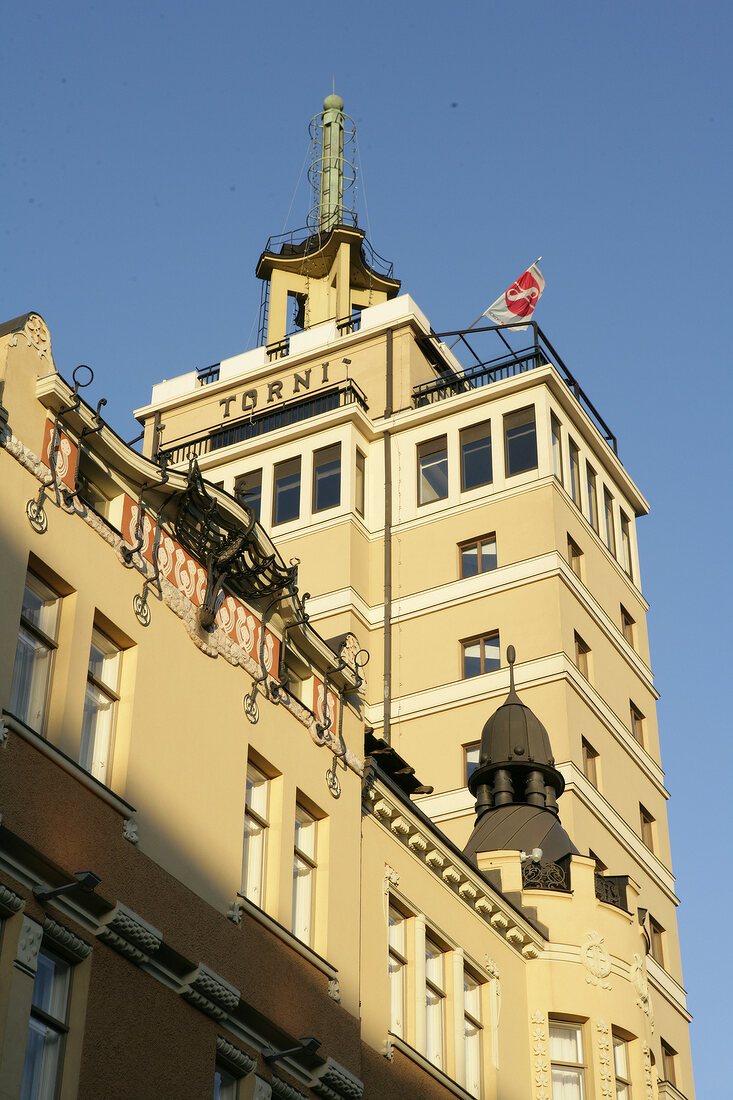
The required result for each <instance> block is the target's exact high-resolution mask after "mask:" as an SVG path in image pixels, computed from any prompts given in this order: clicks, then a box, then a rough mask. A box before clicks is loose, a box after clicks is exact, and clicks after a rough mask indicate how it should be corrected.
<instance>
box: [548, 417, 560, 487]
mask: <svg viewBox="0 0 733 1100" xmlns="http://www.w3.org/2000/svg"><path fill="white" fill-rule="evenodd" d="M550 424H551V425H552V470H553V473H554V474H555V477H556V478H557V480H558V481H559V482H560V484H561V485H562V439H561V435H560V422H559V421H558V420H557V419H556V418H555V417H554V416H552V415H551V416H550Z"/></svg>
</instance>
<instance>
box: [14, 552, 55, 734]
mask: <svg viewBox="0 0 733 1100" xmlns="http://www.w3.org/2000/svg"><path fill="white" fill-rule="evenodd" d="M29 580H32V581H33V582H34V583H35V584H36V585H39V586H40V587H41V588H42V589H45V590H46V593H45V594H44V593H43V592H39V591H37V590H36V589H34V587H33V584H29ZM26 589H30V590H31V592H33V593H34V595H36V596H37V597H40V598H41V599H42V600H45V601H47V602H48V603H52V604H53V606H54V623H53V628H54V634H53V635H50V634H47V633H46V631H45V630H43V629H42V628H41V627H38V626H36V624H35V623H34V622H32V621H31V620H30V619H29V618H27V617H26V616H25V615H24V614H23V604H24V603H25V593H26ZM49 595H50V596H52V597H54V598H53V600H49V599H48V596H49ZM62 599H63V597H62V596H61V594H60V593H59V592H58V591H57V589H55V588H54V587H53V586H52V585H50V584H49V583H48V581H46V580H44V579H43V578H42V577H40V576H39V575H38V573H36V572H35V571H34V570H33V569H30V568H29V569H27V570H26V574H25V580H24V582H23V601H22V602H21V610H20V622H19V623H18V637H17V641H16V647H15V658H14V661H13V672H12V677H11V684H10V701H9V704H8V706H9V710H10V713H12V714H13V715H14V716H15V717H16V718H18V719H19V720H20V721H21V722H22V723H23V725H24V726H27V727H28V729H31V730H33V732H34V733H37V734H38V735H39V736H40V737H45V736H46V727H47V724H48V711H49V701H50V696H51V683H52V680H53V671H54V665H55V663H56V651H57V649H58V631H59V620H60V618H61V601H62ZM23 631H25V633H26V634H28V635H30V637H31V638H32V639H33V641H34V642H35V643H40V645H41V647H42V648H43V650H44V652H45V656H46V658H47V660H48V667H47V668H46V669H45V671H44V673H43V676H44V678H45V683H44V684H43V686H42V688H41V692H40V694H41V695H42V698H43V701H42V705H41V708H40V712H41V720H40V722H39V724H38V728H36V726H35V725H34V724H32V722H30V721H29V719H30V718H31V715H30V714H29V713H28V708H29V707H30V706H31V703H32V697H33V694H34V691H35V690H36V689H35V688H34V685H33V668H34V667H35V666H36V652H37V650H36V649H35V648H34V650H33V658H32V664H31V685H30V692H29V696H28V700H27V702H26V705H25V708H24V715H25V716H22V715H21V714H18V713H16V711H17V710H18V709H19V708H18V706H17V704H18V702H19V701H20V700H18V699H15V700H14V695H15V693H16V674H17V675H20V672H19V671H18V668H19V666H18V653H19V646H20V640H21V634H22V632H23Z"/></svg>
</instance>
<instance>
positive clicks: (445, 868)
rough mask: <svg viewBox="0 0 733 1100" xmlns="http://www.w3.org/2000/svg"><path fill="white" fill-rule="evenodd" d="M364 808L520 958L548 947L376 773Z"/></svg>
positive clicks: (369, 783)
mask: <svg viewBox="0 0 733 1100" xmlns="http://www.w3.org/2000/svg"><path fill="white" fill-rule="evenodd" d="M363 806H364V810H365V812H366V813H368V814H369V815H370V816H371V817H372V818H373V819H374V820H375V821H376V822H378V824H379V825H380V826H381V827H382V828H383V829H384V830H385V832H388V833H389V834H390V835H391V836H392V837H394V838H395V839H396V840H397V841H399V843H400V844H401V845H402V846H403V847H404V848H406V849H407V851H408V852H410V853H411V854H412V856H413V857H414V858H415V859H418V860H419V861H420V862H421V863H423V864H424V865H425V866H426V867H428V868H429V869H430V871H432V873H433V875H434V876H435V878H437V879H440V881H441V882H442V883H443V885H444V887H445V889H446V890H449V891H450V892H451V893H453V894H455V895H456V896H457V897H458V898H459V900H460V901H462V902H463V904H464V905H466V906H467V907H468V908H469V909H471V910H472V911H473V912H474V913H476V914H477V915H478V916H479V917H480V918H481V919H482V920H483V921H485V923H486V924H487V926H488V927H489V928H492V929H493V931H494V932H495V933H496V934H497V935H498V936H499V937H500V938H501V939H503V940H505V941H506V942H507V943H508V944H509V945H510V946H511V947H512V948H513V949H514V950H515V951H516V952H517V953H518V954H521V955H522V956H523V957H524V958H525V959H534V958H537V957H538V955H539V954H540V953H541V952H542V950H543V948H544V946H545V939H544V937H543V936H542V935H541V933H539V932H538V931H537V930H536V929H535V928H534V927H533V926H532V925H531V924H530V922H529V921H528V920H527V919H526V918H524V917H523V916H522V915H521V914H520V913H518V912H517V911H516V910H515V909H514V908H513V907H512V906H511V905H509V904H508V902H507V901H506V900H505V898H503V897H502V895H501V894H499V893H498V892H497V891H495V890H494V889H493V888H492V887H491V886H490V885H489V883H488V882H487V881H486V879H485V878H483V876H482V875H481V874H480V873H479V872H478V871H477V870H475V869H474V868H472V867H471V866H470V864H468V862H467V861H466V860H465V859H463V858H462V856H461V855H460V854H459V853H457V852H455V851H454V850H453V849H452V847H451V846H450V845H449V844H448V843H447V842H446V840H445V838H443V837H442V835H441V834H440V833H439V832H438V831H437V830H435V829H432V828H431V827H430V823H429V822H425V821H423V820H421V819H419V818H418V817H417V814H414V813H412V812H411V808H410V807H408V806H406V805H405V804H404V803H402V802H401V801H400V799H399V798H398V797H397V795H395V794H394V793H393V792H392V790H391V789H390V788H389V787H388V786H387V784H386V783H385V782H383V781H382V780H381V779H380V777H379V776H378V775H377V774H376V773H375V772H372V774H371V775H369V776H368V777H367V780H366V782H365V789H364V798H363Z"/></svg>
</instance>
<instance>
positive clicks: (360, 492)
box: [354, 451, 366, 516]
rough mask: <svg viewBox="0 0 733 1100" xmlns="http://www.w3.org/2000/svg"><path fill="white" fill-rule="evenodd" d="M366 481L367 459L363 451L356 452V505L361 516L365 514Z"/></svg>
mask: <svg viewBox="0 0 733 1100" xmlns="http://www.w3.org/2000/svg"><path fill="white" fill-rule="evenodd" d="M365 483H366V459H365V458H364V455H363V454H362V453H361V451H357V452H356V485H355V491H354V498H355V507H356V510H357V512H358V513H359V515H360V516H363V515H364V497H365Z"/></svg>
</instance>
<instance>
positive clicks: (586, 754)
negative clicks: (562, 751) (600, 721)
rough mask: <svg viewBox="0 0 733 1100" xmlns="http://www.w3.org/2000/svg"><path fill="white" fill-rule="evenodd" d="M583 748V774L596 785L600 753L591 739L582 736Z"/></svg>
mask: <svg viewBox="0 0 733 1100" xmlns="http://www.w3.org/2000/svg"><path fill="white" fill-rule="evenodd" d="M582 749H583V774H584V775H585V778H586V779H588V780H590V782H591V783H592V784H593V786H594V787H597V786H598V766H597V765H596V760H597V759H598V753H597V752H596V750H595V749H594V748H593V746H592V745H591V744H590V742H589V741H586V739H585V738H584V737H583V738H582Z"/></svg>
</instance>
